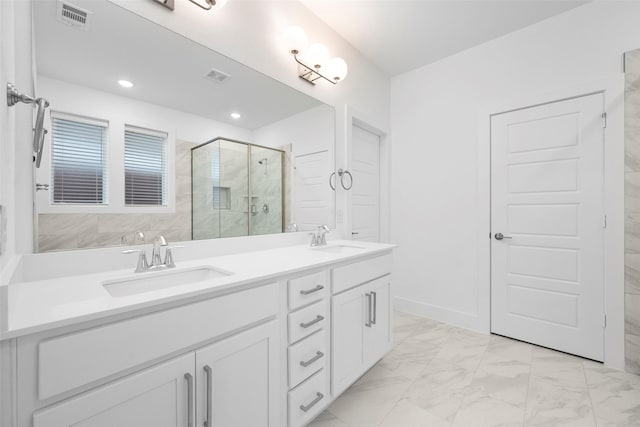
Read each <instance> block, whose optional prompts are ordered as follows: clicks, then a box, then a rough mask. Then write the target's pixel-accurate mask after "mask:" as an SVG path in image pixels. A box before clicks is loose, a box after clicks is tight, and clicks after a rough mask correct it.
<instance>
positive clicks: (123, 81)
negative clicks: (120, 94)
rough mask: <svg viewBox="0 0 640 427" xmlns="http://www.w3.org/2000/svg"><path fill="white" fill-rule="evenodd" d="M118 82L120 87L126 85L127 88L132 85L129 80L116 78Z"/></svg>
mask: <svg viewBox="0 0 640 427" xmlns="http://www.w3.org/2000/svg"><path fill="white" fill-rule="evenodd" d="M118 84H119V85H120V86H122V87H126V88H127V89H129V88H132V87H133V83H131V82H130V81H129V80H118Z"/></svg>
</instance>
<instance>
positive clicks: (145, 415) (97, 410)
mask: <svg viewBox="0 0 640 427" xmlns="http://www.w3.org/2000/svg"><path fill="white" fill-rule="evenodd" d="M193 369H194V355H193V353H191V354H188V355H185V356H182V357H178V358H176V359H173V360H171V361H169V362H167V363H163V364H161V365H158V366H155V367H153V368H149V369H146V370H144V371H142V372H139V373H137V374H133V375H130V376H128V377H126V378H124V379H122V380H119V381H116V382H114V383H112V384H109V385H106V386H104V387H100V388H98V389H96V390H94V391H90V392H87V393H85V394H82V395H80V396H78V397H75V398H72V399H69V400H66V401H64V402H62V403H60V404H58V405H55V406H52V407H50V408H47V409H44V410H41V411H38V412H36V413H35V414H34V416H33V426H34V427H70V426H73V427H115V426H118V427H187V426H188V425H189V417H190V416H193V408H194V406H193V405H194V400H193V396H194V381H193V379H194V377H193V374H194V371H193ZM189 403H190V404H191V408H189V407H188V405H189Z"/></svg>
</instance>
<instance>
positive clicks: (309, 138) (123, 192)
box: [33, 0, 335, 252]
mask: <svg viewBox="0 0 640 427" xmlns="http://www.w3.org/2000/svg"><path fill="white" fill-rule="evenodd" d="M33 4H34V24H35V25H34V28H35V51H36V57H35V60H36V69H37V78H36V84H37V90H38V93H39V94H42V96H43V97H45V98H47V99H48V100H49V102H50V104H51V107H50V112H49V113H48V116H47V118H46V122H45V123H46V128H47V129H48V133H47V135H46V140H45V150H44V155H43V160H42V166H41V167H40V168H39V169H37V170H36V182H37V185H36V188H35V189H34V201H35V206H36V211H35V212H36V213H35V215H36V218H35V224H36V227H35V230H36V231H35V235H36V238H35V240H36V242H35V245H36V248H38V249H37V250H38V251H39V252H47V251H55V250H66V249H80V248H95V247H103V246H113V245H121V244H128V245H130V244H138V243H144V242H149V241H151V240H152V239H153V238H154V237H155V236H157V235H159V234H162V235H164V236H165V237H166V238H167V239H168V240H170V241H185V240H191V239H212V238H221V237H235V236H247V235H257V234H271V233H282V232H284V231H287V230H288V229H290V224H296V225H297V226H298V229H299V230H306V229H311V228H312V227H316V226H317V225H319V224H323V223H326V224H328V225H329V226H331V227H335V195H334V192H333V191H332V190H331V188H330V186H329V175H330V174H331V172H332V171H333V170H334V158H335V157H334V151H335V148H334V145H335V111H334V109H333V108H332V107H330V106H328V105H325V104H322V103H321V102H319V101H318V100H316V99H314V98H312V97H309V96H307V95H305V94H303V93H301V92H298V91H296V90H294V89H292V88H290V87H288V86H286V85H284V84H282V83H280V82H278V81H276V80H273V79H271V78H269V77H266V76H264V75H263V74H260V73H259V72H256V71H255V70H252V69H250V68H248V67H246V66H244V65H243V64H240V63H238V62H235V61H233V60H231V59H229V58H227V57H224V56H222V55H220V54H218V53H216V52H214V51H212V50H210V49H208V48H206V47H204V46H202V45H200V44H197V43H195V42H194V41H192V40H189V39H186V38H184V37H182V36H180V35H178V34H176V33H174V32H172V31H170V30H168V29H166V28H164V27H162V26H160V25H157V24H155V23H153V22H150V21H148V20H147V19H145V18H142V17H140V16H138V15H136V14H133V13H131V12H130V11H127V10H125V9H123V8H121V7H119V6H117V5H115V4H113V3H111V2H109V1H107V0H70V1H69V2H68V3H67V2H66V0H65V1H60V0H58V1H35V2H34V3H33ZM77 15H81V16H84V15H86V22H78V21H79V20H77V19H74V17H77ZM127 82H128V83H127ZM123 85H124V86H123Z"/></svg>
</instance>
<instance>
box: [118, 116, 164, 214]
mask: <svg viewBox="0 0 640 427" xmlns="http://www.w3.org/2000/svg"><path fill="white" fill-rule="evenodd" d="M124 180H125V183H124V186H125V191H124V192H125V204H126V205H147V206H148V205H152V206H165V205H166V204H167V134H166V133H163V132H157V131H152V130H148V129H140V128H134V127H131V126H127V127H126V128H125V133H124Z"/></svg>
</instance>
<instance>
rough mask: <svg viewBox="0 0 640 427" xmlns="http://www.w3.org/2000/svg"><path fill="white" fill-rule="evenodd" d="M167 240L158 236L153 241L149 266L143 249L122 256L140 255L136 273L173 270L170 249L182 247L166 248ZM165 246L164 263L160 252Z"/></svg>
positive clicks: (126, 252) (127, 252) (125, 252)
mask: <svg viewBox="0 0 640 427" xmlns="http://www.w3.org/2000/svg"><path fill="white" fill-rule="evenodd" d="M168 245H169V244H168V243H167V239H165V237H164V236H162V235H159V236H157V237H156V238H155V240H154V241H153V251H152V252H151V265H149V262H148V261H147V254H146V252H145V250H144V249H132V250H127V251H122V253H123V254H134V253H137V254H140V255H139V256H138V265H137V266H136V271H135V272H136V273H142V272H145V271H152V270H163V269H165V268H173V267H175V266H176V264H175V262H174V261H173V253H172V252H171V250H172V249H177V248H183V247H184V246H168ZM163 246H165V247H167V249H166V250H165V254H164V261H163V260H162V256H161V250H162V247H163Z"/></svg>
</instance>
